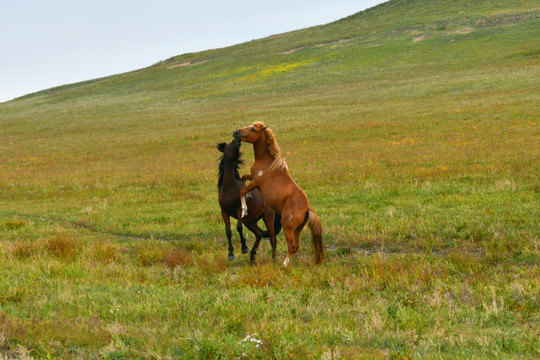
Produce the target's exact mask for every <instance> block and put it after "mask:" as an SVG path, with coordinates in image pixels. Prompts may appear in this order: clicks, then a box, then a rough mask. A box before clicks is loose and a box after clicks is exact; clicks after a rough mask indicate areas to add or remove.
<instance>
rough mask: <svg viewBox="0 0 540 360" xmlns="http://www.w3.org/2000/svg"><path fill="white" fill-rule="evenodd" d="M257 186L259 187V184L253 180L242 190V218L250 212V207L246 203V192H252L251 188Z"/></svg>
mask: <svg viewBox="0 0 540 360" xmlns="http://www.w3.org/2000/svg"><path fill="white" fill-rule="evenodd" d="M256 187H258V185H257V184H256V183H255V181H252V182H250V183H249V185H247V186H246V187H245V188H243V189H242V190H240V201H241V202H242V215H241V216H240V218H243V217H245V216H246V215H247V214H248V207H247V204H246V194H247V193H248V192H250V191H251V190H253V189H255V188H256Z"/></svg>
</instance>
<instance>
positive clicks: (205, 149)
mask: <svg viewBox="0 0 540 360" xmlns="http://www.w3.org/2000/svg"><path fill="white" fill-rule="evenodd" d="M538 39H540V7H539V5H538V2H537V1H532V0H531V1H527V0H520V1H517V0H516V1H503V0H497V1H493V0H492V1H484V0H480V1H471V0H458V1H449V0H448V1H446V0H445V1H437V2H435V1H433V2H426V1H419V0H392V1H389V2H387V3H384V4H382V5H379V6H377V7H375V8H372V9H369V10H366V11H364V12H361V13H358V14H355V15H353V16H351V17H348V18H345V19H342V20H340V21H337V22H335V23H331V24H328V25H324V26H317V27H313V28H309V29H303V30H298V31H294V32H290V33H286V34H280V35H275V36H271V37H269V38H265V39H260V40H255V41H251V42H248V43H245V44H239V45H236V46H232V47H229V48H224V49H216V50H209V51H206V52H202V53H196V54H184V55H180V56H178V57H174V58H171V59H168V60H164V61H161V62H159V63H157V64H154V65H153V66H150V67H148V68H145V69H141V70H138V71H134V72H131V73H126V74H119V75H114V76H110V77H107V78H103V79H96V80H89V81H87V82H83V83H79V84H71V85H66V86H62V87H59V88H54V89H49V90H45V91H42V92H38V93H35V94H29V95H27V96H25V97H22V98H19V99H16V100H14V101H11V102H7V103H2V104H0V129H1V130H0V275H1V276H0V359H2V360H4V359H13V358H22V359H30V358H36V359H39V358H45V359H56V358H58V359H66V358H73V359H131V358H134V359H135V358H137V359H138V358H145V359H218V358H222V359H238V358H245V359H304V358H305V359H313V358H315V359H338V358H341V359H353V358H354V359H358V358H360V359H418V358H422V359H424V358H429V359H455V358H463V359H482V358H498V359H531V358H537V357H540V340H539V339H540V330H539V329H540V316H539V305H538V304H539V303H540V299H539V293H540V291H539V285H540V265H539V264H540V253H539V234H540V222H539V219H540V127H539V123H540V117H539V116H538V114H540V47H539V43H538ZM254 121H264V122H265V123H266V124H267V125H268V126H269V127H270V128H271V129H272V130H273V131H274V133H275V135H276V139H277V141H278V143H279V145H280V147H281V149H282V152H283V156H284V157H285V158H286V160H287V163H288V165H289V169H290V173H291V175H292V177H293V178H294V179H295V181H296V182H297V183H298V184H299V185H300V186H301V187H302V188H303V189H304V190H305V192H306V194H307V195H308V197H309V199H310V204H311V207H312V208H314V209H315V210H316V211H317V213H318V215H319V217H320V219H321V222H322V226H323V240H324V242H325V244H326V246H327V259H326V261H325V263H324V264H323V265H321V266H314V265H312V252H311V248H310V240H309V235H308V234H309V231H308V230H307V229H306V230H304V232H303V235H302V245H301V247H300V251H299V252H298V254H297V256H296V257H295V258H294V260H293V263H292V266H290V267H289V268H286V269H284V268H282V267H281V263H282V261H281V260H282V259H283V257H284V255H285V253H286V245H285V239H284V237H283V235H282V234H280V235H279V236H278V261H277V262H276V264H274V263H273V262H272V260H271V255H270V246H269V243H268V242H266V241H265V242H263V243H262V244H261V247H260V248H259V252H258V258H257V264H256V265H254V266H250V265H249V255H242V254H241V253H240V243H239V238H238V235H237V234H236V233H235V232H234V231H233V241H234V245H235V254H236V260H235V261H233V262H228V261H227V245H226V236H225V229H224V225H223V223H222V220H221V215H220V209H219V205H218V200H217V170H218V169H217V166H218V161H217V160H218V158H219V156H220V153H219V152H218V151H217V149H216V145H217V143H219V142H228V141H230V140H231V138H232V136H231V134H232V131H233V130H235V129H237V128H239V127H243V126H246V125H248V124H251V123H252V122H254ZM242 152H243V153H244V159H245V160H246V165H245V167H244V168H243V169H242V172H243V173H247V172H248V171H249V167H250V166H251V164H252V162H253V151H252V149H251V147H250V146H247V145H246V144H244V145H243V146H242ZM244 234H246V235H247V237H248V245H251V244H252V242H253V239H254V236H253V235H252V234H251V233H249V232H248V231H247V230H246V229H245V230H244Z"/></svg>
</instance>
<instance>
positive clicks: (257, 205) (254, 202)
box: [217, 140, 281, 263]
mask: <svg viewBox="0 0 540 360" xmlns="http://www.w3.org/2000/svg"><path fill="white" fill-rule="evenodd" d="M240 145H241V141H240V140H233V141H231V143H229V144H226V143H220V144H218V145H217V148H218V150H219V151H220V152H222V153H223V155H222V156H221V158H220V160H219V173H218V194H219V195H218V198H219V205H220V207H221V216H222V217H223V222H224V223H225V233H226V235H227V240H228V242H229V255H228V260H229V261H232V260H234V248H233V245H232V241H231V238H232V232H231V221H230V217H231V216H232V217H233V218H235V219H238V223H237V225H236V230H237V231H238V234H240V241H241V243H242V254H246V253H247V252H248V247H247V246H246V239H245V238H244V235H243V233H242V223H244V224H245V225H246V227H247V228H248V229H249V230H251V232H252V233H253V234H255V243H254V245H253V248H252V249H251V263H254V262H255V255H256V253H257V248H258V247H259V242H260V241H261V237H266V238H268V237H269V238H270V243H271V244H272V249H274V253H275V244H276V239H275V236H276V235H277V234H278V233H279V232H280V230H281V221H280V220H281V217H280V216H279V215H277V216H276V214H275V212H274V211H273V210H272V209H271V208H269V207H268V206H267V205H266V203H265V201H264V199H263V197H262V195H261V192H260V191H259V190H254V191H252V192H251V199H250V200H249V202H248V204H247V207H248V211H249V216H245V217H243V218H242V216H241V212H242V208H241V206H240V205H241V202H240V190H241V189H242V188H243V183H242V181H241V179H240V174H239V172H238V169H239V168H240V166H241V165H243V163H244V161H243V160H242V159H241V157H242V153H241V152H240ZM261 218H262V219H263V220H264V223H265V224H266V228H267V231H264V232H263V231H262V230H261V229H260V228H259V226H258V225H257V221H258V220H260V219H261ZM276 220H277V221H276Z"/></svg>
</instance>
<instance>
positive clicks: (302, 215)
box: [233, 122, 325, 267]
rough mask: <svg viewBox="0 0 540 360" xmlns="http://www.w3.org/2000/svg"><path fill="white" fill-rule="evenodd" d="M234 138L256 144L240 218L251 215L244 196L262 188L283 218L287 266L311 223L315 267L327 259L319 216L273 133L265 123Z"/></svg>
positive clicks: (251, 127) (243, 193)
mask: <svg viewBox="0 0 540 360" xmlns="http://www.w3.org/2000/svg"><path fill="white" fill-rule="evenodd" d="M233 137H234V138H235V139H240V140H242V141H245V142H248V143H251V144H253V150H254V153H255V163H254V164H253V166H252V167H251V175H244V176H243V177H242V181H243V182H244V184H245V183H246V181H250V183H249V184H248V185H247V186H245V187H244V188H243V189H242V190H241V191H240V198H241V201H242V214H241V216H250V215H249V214H250V210H249V207H247V206H246V200H245V196H246V194H247V193H248V192H249V191H253V190H255V189H260V191H261V193H262V196H263V198H264V199H265V200H266V202H267V203H268V205H269V206H270V207H271V208H272V209H273V210H274V211H275V212H276V214H280V215H281V226H282V228H283V233H284V234H285V238H286V240H287V247H288V250H287V257H286V258H285V261H284V262H283V266H284V267H286V266H287V265H288V264H289V262H290V261H291V259H292V257H293V256H294V254H295V253H296V252H297V251H298V248H299V247H300V232H301V231H302V229H303V228H304V226H305V225H306V223H308V224H309V228H310V230H311V243H312V245H313V249H314V255H315V264H320V263H322V262H323V260H324V252H325V246H324V244H323V241H322V228H321V222H320V220H319V217H318V216H317V213H316V212H315V211H314V210H313V209H311V208H310V207H309V201H308V198H307V196H306V194H305V193H304V191H303V190H302V189H301V188H300V187H299V186H298V185H297V184H296V183H295V182H294V180H293V179H292V178H291V176H290V175H289V171H288V167H287V163H286V162H285V160H284V159H283V158H282V157H281V153H280V149H279V146H278V144H277V142H276V139H275V137H274V133H273V132H272V130H270V129H269V128H268V126H266V125H265V124H264V123H263V122H255V123H253V125H251V126H246V127H244V128H241V129H238V130H236V131H234V132H233Z"/></svg>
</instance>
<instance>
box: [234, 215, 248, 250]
mask: <svg viewBox="0 0 540 360" xmlns="http://www.w3.org/2000/svg"><path fill="white" fill-rule="evenodd" d="M240 215H241V214H240V209H239V210H238V223H237V224H236V231H238V234H239V235H240V243H242V254H247V252H248V251H249V249H248V247H247V245H246V238H245V237H244V233H243V232H242V218H241V217H240Z"/></svg>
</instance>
